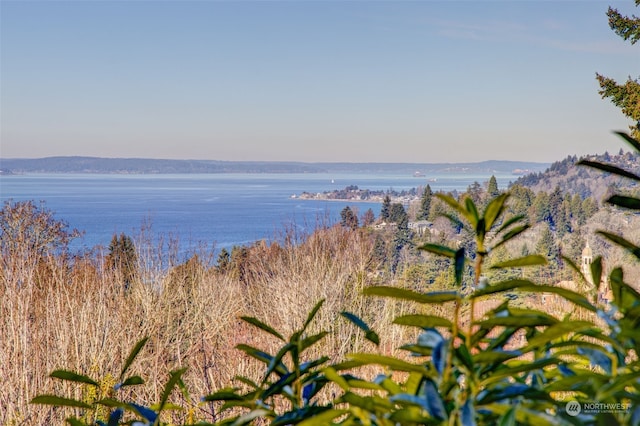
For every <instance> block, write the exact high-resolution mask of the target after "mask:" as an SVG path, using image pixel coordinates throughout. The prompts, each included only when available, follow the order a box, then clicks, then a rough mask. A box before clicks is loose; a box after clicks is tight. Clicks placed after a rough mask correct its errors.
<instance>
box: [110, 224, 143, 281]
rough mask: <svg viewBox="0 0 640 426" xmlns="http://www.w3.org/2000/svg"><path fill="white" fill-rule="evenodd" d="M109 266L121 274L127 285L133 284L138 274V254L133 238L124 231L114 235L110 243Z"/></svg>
mask: <svg viewBox="0 0 640 426" xmlns="http://www.w3.org/2000/svg"><path fill="white" fill-rule="evenodd" d="M106 261H107V266H108V267H109V269H111V270H112V271H114V273H116V274H117V275H119V277H120V279H121V280H122V281H123V282H124V284H125V286H128V285H130V284H131V282H132V281H133V280H134V279H135V278H136V275H137V269H138V268H137V263H138V254H137V252H136V247H135V244H134V243H133V239H132V238H131V237H129V236H128V235H125V234H124V233H122V234H120V235H114V236H113V237H112V238H111V243H110V244H109V254H107V258H106Z"/></svg>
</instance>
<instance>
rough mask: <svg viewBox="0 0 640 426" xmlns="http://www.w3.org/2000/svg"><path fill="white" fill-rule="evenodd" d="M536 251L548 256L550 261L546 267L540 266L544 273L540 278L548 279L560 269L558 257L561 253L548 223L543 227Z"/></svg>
mask: <svg viewBox="0 0 640 426" xmlns="http://www.w3.org/2000/svg"><path fill="white" fill-rule="evenodd" d="M535 253H538V254H540V255H542V256H544V257H546V259H547V262H548V265H547V267H546V268H540V272H542V273H543V275H542V276H541V277H540V278H546V279H547V280H548V279H550V278H552V277H553V276H554V275H555V272H556V271H557V269H558V257H559V254H560V253H559V250H558V245H557V244H556V239H555V237H554V235H553V232H551V228H550V227H549V226H547V225H546V224H545V225H544V226H543V227H542V232H541V233H540V237H539V238H538V243H537V244H536V249H535Z"/></svg>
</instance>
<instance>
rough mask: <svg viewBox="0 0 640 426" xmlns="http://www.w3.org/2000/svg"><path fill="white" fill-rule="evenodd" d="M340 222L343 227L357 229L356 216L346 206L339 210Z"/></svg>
mask: <svg viewBox="0 0 640 426" xmlns="http://www.w3.org/2000/svg"><path fill="white" fill-rule="evenodd" d="M340 224H341V225H342V226H344V227H345V228H349V229H353V230H355V229H358V216H357V215H356V214H355V213H354V212H353V210H351V207H349V206H347V207H345V208H344V209H342V211H341V212H340Z"/></svg>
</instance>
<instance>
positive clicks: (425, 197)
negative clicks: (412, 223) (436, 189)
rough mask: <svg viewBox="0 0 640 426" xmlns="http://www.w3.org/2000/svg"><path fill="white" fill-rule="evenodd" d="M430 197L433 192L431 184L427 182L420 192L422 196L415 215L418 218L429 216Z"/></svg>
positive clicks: (422, 218) (425, 218) (424, 218)
mask: <svg viewBox="0 0 640 426" xmlns="http://www.w3.org/2000/svg"><path fill="white" fill-rule="evenodd" d="M432 198H433V192H432V191H431V186H430V185H428V184H427V186H426V188H425V189H424V191H423V192H422V198H420V210H419V211H418V215H417V217H416V218H417V219H418V220H427V219H428V218H429V212H430V211H431V199H432Z"/></svg>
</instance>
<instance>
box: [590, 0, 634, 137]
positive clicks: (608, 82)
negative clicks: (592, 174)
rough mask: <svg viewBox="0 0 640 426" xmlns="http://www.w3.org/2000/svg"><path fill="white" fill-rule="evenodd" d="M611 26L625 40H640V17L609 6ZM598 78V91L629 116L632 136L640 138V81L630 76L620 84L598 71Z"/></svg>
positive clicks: (608, 14) (608, 12)
mask: <svg viewBox="0 0 640 426" xmlns="http://www.w3.org/2000/svg"><path fill="white" fill-rule="evenodd" d="M636 6H640V0H636ZM607 16H608V17H609V26H610V27H611V29H612V30H613V31H614V32H615V33H616V34H617V35H619V36H620V37H622V38H623V39H624V40H629V41H630V43H631V44H635V43H636V42H637V41H638V40H640V17H637V16H635V15H631V17H627V16H623V15H622V14H620V13H619V12H618V10H617V9H613V8H611V7H609V10H608V11H607ZM596 79H597V80H598V83H599V84H600V90H599V91H598V93H599V94H600V95H601V96H602V98H603V99H604V98H609V99H610V100H611V102H613V104H614V105H615V106H617V107H618V108H620V110H621V111H622V113H623V114H624V115H626V116H627V117H629V118H630V119H631V120H632V121H633V124H631V125H630V126H629V128H630V129H631V136H632V137H634V138H636V139H640V82H639V81H638V79H637V78H636V79H632V78H631V77H629V78H628V79H627V81H626V82H625V83H624V84H618V83H617V82H616V81H615V80H614V79H612V78H608V77H605V76H603V75H600V74H597V73H596Z"/></svg>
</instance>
